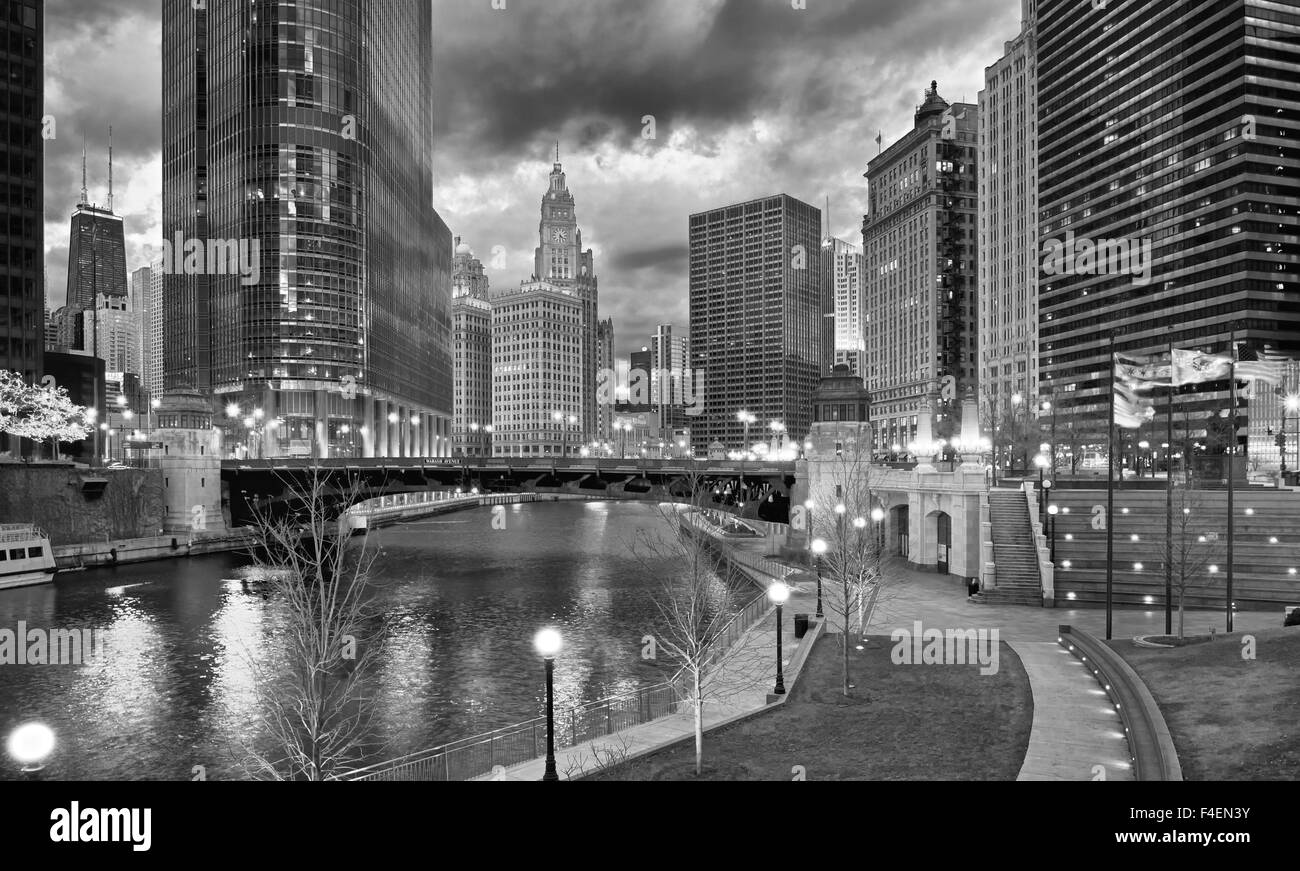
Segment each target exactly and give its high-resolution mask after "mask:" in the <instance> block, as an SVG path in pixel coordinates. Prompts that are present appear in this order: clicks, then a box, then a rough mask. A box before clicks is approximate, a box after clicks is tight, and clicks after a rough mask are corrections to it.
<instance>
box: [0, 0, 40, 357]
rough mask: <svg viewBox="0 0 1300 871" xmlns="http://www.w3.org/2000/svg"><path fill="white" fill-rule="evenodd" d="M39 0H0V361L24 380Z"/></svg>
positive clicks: (33, 276) (36, 195) (36, 316)
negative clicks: (0, 136)
mask: <svg viewBox="0 0 1300 871" xmlns="http://www.w3.org/2000/svg"><path fill="white" fill-rule="evenodd" d="M44 8H45V7H44V4H43V3H34V2H12V3H5V4H3V5H0V10H2V11H0V61H3V64H4V70H5V75H4V76H0V119H2V120H3V122H4V125H5V127H6V128H7V129H8V131H9V133H8V135H7V136H6V137H4V145H3V157H4V160H3V161H0V185H3V187H4V189H5V191H6V192H7V194H8V196H6V197H4V198H3V200H2V202H3V205H0V226H3V228H4V234H5V236H4V242H3V244H0V368H4V369H7V370H10V371H13V372H18V373H19V374H21V375H22V376H23V378H24V379H25V380H26V381H28V382H29V383H32V382H35V381H36V379H37V378H38V377H39V376H40V375H41V372H42V358H43V356H44V353H45V338H44V335H45V333H44V327H45V278H44V260H45V224H44V203H43V202H42V198H43V197H44V195H45V194H44V191H45V186H44V172H45V168H44V159H43V156H42V155H43V146H44V144H45V142H44V140H43V139H42V138H41V127H42V122H41V119H42V117H43V113H44V111H45V110H44V105H43V104H44V100H45V66H44V54H43V53H44V47H45V39H44V32H45V21H44V17H45V16H44Z"/></svg>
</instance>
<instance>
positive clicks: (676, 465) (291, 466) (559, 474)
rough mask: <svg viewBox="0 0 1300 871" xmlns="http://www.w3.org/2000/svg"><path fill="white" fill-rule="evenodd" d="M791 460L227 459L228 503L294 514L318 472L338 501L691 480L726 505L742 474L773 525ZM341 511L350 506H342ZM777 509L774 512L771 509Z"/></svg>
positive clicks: (592, 490)
mask: <svg viewBox="0 0 1300 871" xmlns="http://www.w3.org/2000/svg"><path fill="white" fill-rule="evenodd" d="M795 466H796V464H795V463H794V462H793V461H791V462H764V461H757V462H746V463H741V462H733V461H725V460H689V459H667V460H647V459H637V460H623V459H589V458H573V459H558V458H557V459H546V460H540V459H539V460H521V459H517V458H464V459H455V460H452V459H446V458H423V459H422V458H383V459H332V460H319V459H306V458H304V459H283V458H281V459H274V460H224V461H222V464H221V479H222V490H223V502H225V504H226V507H228V509H229V518H230V521H231V523H232V524H233V525H235V526H243V525H246V524H247V523H248V522H249V521H250V520H251V518H252V516H253V514H254V513H255V511H270V512H272V513H276V512H279V511H287V510H290V509H291V508H292V507H293V505H294V503H295V502H296V501H298V500H297V493H300V492H301V491H302V488H303V486H304V485H305V484H307V483H308V482H309V481H310V480H311V478H312V477H313V476H314V475H319V476H321V477H322V478H323V480H324V482H325V486H326V487H327V489H328V491H329V492H330V493H331V495H332V496H333V498H334V499H335V500H336V501H338V502H339V503H348V504H351V503H354V502H359V501H365V500H369V499H374V498H377V497H380V496H387V495H393V494H397V493H412V492H421V491H429V490H455V489H461V490H464V491H465V492H469V491H471V490H474V489H477V490H478V491H479V492H482V493H519V492H567V493H580V494H583V495H588V496H601V495H606V496H610V497H615V498H645V499H652V500H664V499H670V498H674V497H676V498H680V497H684V496H689V495H690V492H691V481H692V480H695V481H696V482H697V486H698V487H699V488H700V489H701V490H705V491H706V492H710V491H711V495H712V496H714V497H716V499H717V501H718V502H720V503H724V504H730V503H734V502H735V494H736V493H737V491H738V490H739V483H740V481H741V477H742V475H743V478H744V482H745V485H746V486H747V488H748V491H749V492H750V493H751V494H759V495H761V496H762V497H763V498H767V497H769V496H770V497H772V499H771V503H770V507H769V509H768V510H767V511H766V512H763V513H758V512H755V514H756V516H762V517H763V519H767V520H781V521H783V520H785V519H786V516H787V514H786V509H787V506H788V504H789V502H788V495H789V492H790V490H791V488H793V487H794V485H795V483H796V470H795ZM341 507H346V505H343V504H341ZM773 509H775V512H774V511H773ZM777 514H779V515H780V516H779V517H778V516H776V515H777Z"/></svg>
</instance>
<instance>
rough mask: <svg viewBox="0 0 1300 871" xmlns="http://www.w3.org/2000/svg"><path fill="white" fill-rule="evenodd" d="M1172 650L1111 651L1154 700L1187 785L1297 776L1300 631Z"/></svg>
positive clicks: (1126, 647) (1124, 647)
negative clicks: (1250, 645)
mask: <svg viewBox="0 0 1300 871" xmlns="http://www.w3.org/2000/svg"><path fill="white" fill-rule="evenodd" d="M1255 639H1256V648H1255V657H1256V658H1255V659H1253V660H1249V659H1243V658H1242V651H1243V650H1244V648H1243V646H1242V643H1241V641H1242V636H1241V635H1234V636H1232V637H1231V638H1229V639H1224V638H1219V639H1218V640H1216V641H1213V642H1210V643H1208V644H1196V645H1190V646H1187V647H1181V648H1177V649H1173V650H1160V649H1152V648H1141V647H1136V646H1134V644H1133V643H1132V642H1131V641H1112V642H1111V646H1112V647H1113V648H1114V649H1115V650H1116V651H1117V652H1118V653H1119V654H1120V655H1121V656H1123V657H1124V658H1125V659H1126V660H1128V662H1129V664H1130V665H1132V666H1133V668H1134V669H1136V671H1137V673H1138V674H1139V675H1141V677H1142V680H1143V681H1145V682H1146V685H1147V687H1148V688H1149V689H1150V690H1151V694H1152V695H1154V696H1155V697H1156V702H1157V703H1158V704H1159V705H1160V711H1161V713H1163V714H1164V717H1165V722H1167V723H1168V724H1169V731H1170V732H1171V733H1172V734H1173V736H1174V746H1175V747H1176V748H1177V749H1178V761H1179V762H1180V763H1181V764H1182V767H1183V777H1184V778H1185V779H1187V780H1215V781H1217V780H1295V779H1297V777H1300V628H1294V627H1293V628H1288V629H1270V630H1267V631H1265V632H1257V633H1255Z"/></svg>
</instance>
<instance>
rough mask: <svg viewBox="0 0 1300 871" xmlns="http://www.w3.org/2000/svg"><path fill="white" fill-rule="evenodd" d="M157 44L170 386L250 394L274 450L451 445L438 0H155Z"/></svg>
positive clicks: (230, 399) (249, 407) (328, 452)
mask: <svg viewBox="0 0 1300 871" xmlns="http://www.w3.org/2000/svg"><path fill="white" fill-rule="evenodd" d="M163 58H164V75H163V153H164V166H163V225H164V242H165V243H166V244H168V245H171V246H172V251H173V255H174V256H173V258H172V260H173V262H172V264H171V269H170V272H171V273H172V274H169V275H168V276H167V281H166V291H165V295H164V296H165V309H166V324H167V334H166V337H165V346H166V351H165V355H164V356H165V381H166V383H167V386H168V387H169V388H183V389H198V390H202V391H208V392H210V393H212V394H213V395H214V397H215V404H216V405H217V406H218V407H222V406H231V407H232V410H233V411H234V413H235V417H236V419H238V417H242V416H244V415H247V414H249V413H250V412H252V411H255V410H257V409H261V410H262V412H263V415H264V419H266V420H269V421H273V422H274V423H275V426H274V427H273V428H271V429H270V430H269V431H268V434H267V436H266V438H265V440H264V447H263V451H264V455H267V456H276V455H282V454H292V455H310V456H316V457H329V456H338V455H353V454H361V455H363V456H443V455H446V454H447V453H449V452H450V434H451V432H450V431H451V414H452V383H451V382H452V363H451V268H452V262H451V261H452V240H451V232H450V231H449V230H448V229H447V227H446V225H445V224H444V223H443V221H442V220H441V218H440V217H439V216H438V214H437V212H436V211H435V210H434V208H433V206H432V187H433V182H432V178H433V176H432V160H431V151H432V148H431V143H432V141H433V137H432V133H433V116H432V87H433V83H432V11H431V8H430V5H429V4H428V3H427V2H421V0H396V2H386V3H364V2H357V0H301V2H296V3H293V4H279V5H277V4H237V3H236V4H228V3H214V4H206V6H205V8H203V9H195V8H193V4H191V3H189V2H185V0H165V2H164V4H163ZM190 245H195V246H196V247H198V246H202V248H203V253H204V254H205V255H206V256H204V257H200V258H198V259H199V260H201V261H202V262H201V263H198V264H194V263H192V262H191V260H190V259H189V258H188V257H186V258H182V256H181V254H182V252H181V251H180V250H177V249H179V248H181V247H184V246H190ZM236 248H237V249H238V252H239V254H240V268H239V269H238V270H235V269H231V268H230V264H229V263H226V262H223V261H222V259H221V257H220V256H219V255H220V254H221V253H222V251H225V252H226V253H229V252H230V251H232V250H235V249H236ZM187 253H188V252H187ZM182 259H184V267H183V268H182V267H181V263H182ZM182 273H183V274H182ZM222 417H224V416H222ZM357 435H360V439H359V440H358V439H357V438H356V436H357Z"/></svg>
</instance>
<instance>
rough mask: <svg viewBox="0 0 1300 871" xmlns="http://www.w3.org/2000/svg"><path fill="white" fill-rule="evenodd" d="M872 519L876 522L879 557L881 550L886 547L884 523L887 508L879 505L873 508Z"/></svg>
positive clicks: (878, 556)
mask: <svg viewBox="0 0 1300 871" xmlns="http://www.w3.org/2000/svg"><path fill="white" fill-rule="evenodd" d="M871 520H872V522H873V523H875V524H876V558H877V559H879V558H880V556H881V553H880V552H881V551H882V550H884V548H885V527H884V526H883V525H882V524H883V522H884V520H885V509H883V508H881V507H880V506H879V505H877V506H876V507H875V508H872V509H871Z"/></svg>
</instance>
